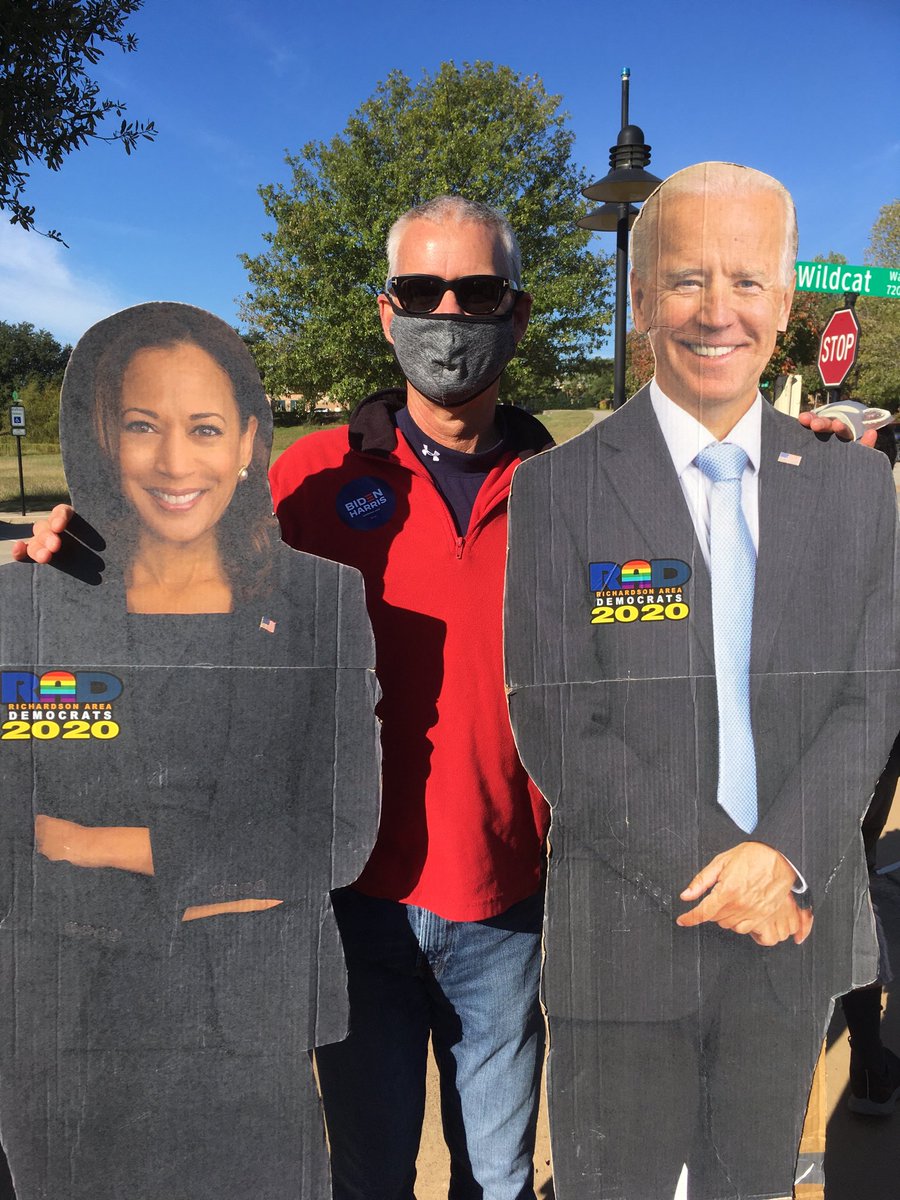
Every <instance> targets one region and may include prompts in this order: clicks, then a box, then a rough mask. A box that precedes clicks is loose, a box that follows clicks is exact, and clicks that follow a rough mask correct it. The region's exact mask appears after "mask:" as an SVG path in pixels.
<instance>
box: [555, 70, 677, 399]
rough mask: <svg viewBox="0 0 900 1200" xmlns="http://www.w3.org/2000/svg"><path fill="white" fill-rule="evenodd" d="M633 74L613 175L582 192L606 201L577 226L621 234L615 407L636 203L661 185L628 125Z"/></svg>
mask: <svg viewBox="0 0 900 1200" xmlns="http://www.w3.org/2000/svg"><path fill="white" fill-rule="evenodd" d="M630 82H631V70H630V69H629V68H628V67H624V68H623V70H622V128H621V129H620V130H619V136H618V138H617V139H616V144H615V146H610V148H609V165H610V170H609V171H608V172H607V174H606V175H604V177H603V178H602V179H599V180H598V181H597V182H596V183H592V184H591V185H590V187H586V188H585V189H584V191H583V192H582V195H583V196H585V197H586V198H587V199H588V200H604V201H606V203H605V204H603V205H602V206H601V207H600V208H598V209H595V210H594V211H593V212H592V213H588V215H587V216H586V217H582V218H581V220H580V221H578V222H576V223H577V224H578V225H579V226H580V227H581V228H582V229H596V230H609V231H612V230H613V229H614V230H615V231H616V328H615V342H614V345H615V359H614V363H613V408H619V407H620V406H621V405H623V404H624V403H625V322H626V313H627V311H628V231H629V229H630V228H631V226H632V225H633V224H634V219H635V217H636V216H637V214H638V210H637V209H636V208H635V206H634V205H635V203H639V202H642V201H644V200H646V199H647V197H648V196H649V195H650V193H651V192H652V191H654V190H655V188H656V187H657V186H658V185H659V184H660V183H661V182H662V180H660V179H658V178H657V177H656V176H655V175H651V174H650V172H649V171H645V170H644V167H645V166H646V165H647V163H649V161H650V147H649V146H648V145H647V144H646V142H645V141H644V131H643V130H642V129H640V128H639V127H638V126H637V125H629V123H628V96H629V86H630Z"/></svg>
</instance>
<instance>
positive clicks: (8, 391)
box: [0, 321, 72, 404]
mask: <svg viewBox="0 0 900 1200" xmlns="http://www.w3.org/2000/svg"><path fill="white" fill-rule="evenodd" d="M71 353H72V347H71V346H61V345H60V344H59V342H58V341H57V340H56V338H55V337H54V336H53V334H52V333H48V332H47V330H46V329H35V327H34V326H33V325H32V324H30V323H29V322H28V321H20V322H19V324H18V325H12V324H10V322H9V321H0V403H2V404H8V403H9V400H10V397H11V396H12V393H13V391H14V390H15V389H16V388H22V387H24V386H25V384H26V383H28V381H29V380H30V379H39V380H42V381H44V382H46V381H47V380H53V379H58V378H61V377H62V373H63V371H65V369H66V363H67V362H68V361H69V355H70V354H71Z"/></svg>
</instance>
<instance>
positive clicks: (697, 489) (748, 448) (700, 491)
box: [650, 379, 763, 566]
mask: <svg viewBox="0 0 900 1200" xmlns="http://www.w3.org/2000/svg"><path fill="white" fill-rule="evenodd" d="M650 403H651V404H652V405H653V411H654V413H655V414H656V419H657V421H658V422H659V427H660V429H661V430H662V435H663V438H664V439H665V442H666V448H667V449H668V451H669V454H670V455H671V457H672V462H673V463H674V465H675V471H676V473H677V475H678V482H679V483H680V484H681V490H682V492H683V493H684V499H685V501H686V503H687V506H688V512H689V513H690V514H691V520H692V521H693V522H694V529H695V530H696V532H697V540H698V541H699V543H700V548H701V550H702V551H703V557H704V558H705V559H706V565H707V566H709V496H710V490H711V488H712V486H713V484H712V480H711V479H710V478H709V476H708V475H704V474H703V472H702V471H701V470H700V468H699V467H698V466H697V465H696V464H695V462H694V459H695V458H696V457H697V455H698V454H699V453H700V451H701V450H705V449H706V447H707V446H711V445H713V444H714V443H715V442H716V441H718V439H717V438H715V437H714V436H713V435H712V434H711V433H710V432H709V430H708V429H707V428H706V427H705V426H703V425H701V424H700V422H699V421H698V420H697V419H696V418H695V417H692V416H691V414H690V413H689V412H686V411H685V410H684V409H683V408H679V406H678V405H677V404H676V403H675V402H674V401H673V400H670V399H669V397H668V396H667V395H666V394H665V392H663V391H662V389H661V388H660V386H659V384H658V383H657V382H656V380H655V379H653V380H651V382H650ZM762 405H763V399H762V396H760V394H759V392H757V394H756V399H755V400H754V401H753V403H752V405H751V406H750V408H748V409H747V411H746V412H745V413H744V415H743V416H742V417H741V419H740V420H739V421H738V423H737V425H735V427H734V429H732V430H731V432H730V433H729V434H728V435H727V436H726V437H724V438H722V441H723V442H731V443H732V444H733V445H736V446H740V447H741V449H742V450H743V451H744V453H745V454H746V455H747V458H748V459H749V462H748V463H747V466H746V467H745V468H744V475H743V478H742V480H741V507H742V509H743V511H744V519H745V520H746V522H747V528H748V529H749V530H750V536H751V538H752V539H753V547H754V549H755V550H756V551H757V552H758V551H759V461H760V457H761V454H762V450H761V444H762V442H761V439H762V432H761V430H762Z"/></svg>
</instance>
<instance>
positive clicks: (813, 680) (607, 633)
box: [505, 389, 900, 1020]
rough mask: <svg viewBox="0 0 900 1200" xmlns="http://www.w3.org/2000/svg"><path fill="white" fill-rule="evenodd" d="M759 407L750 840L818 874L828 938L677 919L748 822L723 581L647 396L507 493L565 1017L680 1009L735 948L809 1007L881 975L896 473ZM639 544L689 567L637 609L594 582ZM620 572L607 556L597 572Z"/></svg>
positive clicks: (551, 930)
mask: <svg viewBox="0 0 900 1200" xmlns="http://www.w3.org/2000/svg"><path fill="white" fill-rule="evenodd" d="M763 416H764V420H763V427H762V461H761V466H760V475H759V486H760V513H759V515H760V544H759V556H758V561H757V572H756V589H755V598H754V602H753V641H752V656H751V700H752V719H753V726H754V737H755V742H756V750H757V762H758V786H759V810H760V816H759V824H758V826H757V828H756V829H755V831H754V833H753V835H752V837H753V839H754V840H758V841H762V842H766V843H768V844H770V845H772V846H774V847H776V848H777V849H778V850H779V851H781V853H782V854H784V855H785V856H786V857H787V858H788V859H789V860H790V861H791V862H792V863H794V864H795V865H796V866H797V868H798V869H799V870H800V871H801V872H802V873H803V875H804V876H805V878H806V879H807V881H808V883H809V887H810V890H811V899H812V907H813V912H814V915H815V924H814V928H813V933H812V935H811V937H810V938H809V939H808V940H807V942H806V943H805V945H804V946H803V947H802V948H798V947H796V946H794V944H793V942H788V943H785V944H782V945H781V946H779V947H776V948H774V949H768V950H766V949H762V948H760V947H757V946H756V945H755V943H753V942H752V940H751V939H750V938H749V937H740V936H738V935H735V934H731V933H727V932H724V931H721V930H719V929H718V927H716V926H714V925H704V926H701V927H700V928H699V929H696V930H683V929H680V928H679V927H677V926H675V924H674V918H675V917H676V916H677V915H678V914H679V913H680V912H683V911H685V910H686V908H687V907H688V905H686V904H684V903H683V902H681V901H680V900H679V899H678V894H679V892H680V891H681V890H682V889H683V888H684V887H685V886H686V885H687V883H688V882H689V880H690V879H691V877H692V876H693V875H694V874H695V873H696V871H697V870H698V869H699V868H700V867H701V866H703V865H705V864H706V863H707V862H708V861H709V860H710V859H711V858H712V857H713V856H714V855H715V854H717V853H719V852H720V851H723V850H725V849H728V848H729V847H731V846H734V845H736V844H737V843H738V842H740V841H744V840H746V835H745V834H744V833H743V832H742V831H741V830H740V829H739V828H738V827H737V826H736V825H735V824H734V823H733V822H732V821H731V820H730V818H729V817H728V816H727V815H726V814H725V813H724V812H723V811H722V810H721V809H720V808H719V807H718V805H717V804H716V799H715V796H716V781H717V772H718V762H717V757H718V749H717V709H716V689H715V669H714V662H713V633H712V613H711V597H710V586H709V573H708V570H707V567H706V565H705V562H704V559H703V556H702V554H701V552H700V548H699V545H698V544H697V540H696V535H695V533H694V528H693V523H692V521H691V518H690V514H689V513H688V511H687V507H686V505H685V503H684V499H683V496H682V493H681V489H680V485H679V482H678V479H677V476H676V474H675V470H674V467H673V465H672V462H671V458H670V456H669V453H668V450H667V448H666V445H665V442H664V440H663V437H662V434H661V432H660V429H659V426H658V424H657V421H656V418H655V416H654V414H653V410H652V406H651V404H650V399H649V392H648V390H647V389H644V390H643V391H642V392H639V393H638V394H637V395H636V396H635V397H634V398H633V399H632V400H631V401H629V403H628V404H627V405H625V407H624V408H623V409H622V410H621V411H620V412H618V413H616V414H615V415H614V416H612V417H611V418H609V419H608V420H606V421H604V422H603V423H602V424H600V425H598V426H596V427H594V428H592V429H591V430H589V431H588V432H587V433H585V434H584V435H582V436H581V437H579V438H576V439H574V440H573V441H571V442H568V443H566V444H565V445H563V446H561V447H559V448H558V449H556V450H553V451H552V452H550V453H548V454H544V455H540V456H538V457H537V458H535V459H532V460H530V461H529V462H527V463H525V464H524V465H523V466H522V468H520V470H519V471H518V472H517V474H516V477H515V480H514V484H513V490H512V496H511V500H510V549H509V563H508V574H507V596H506V616H505V621H506V669H507V682H508V688H509V692H510V713H511V719H512V723H513V729H514V731H515V735H516V740H517V743H518V746H519V751H520V753H521V755H522V760H523V762H524V764H525V766H526V768H527V769H528V771H529V772H530V774H531V775H532V777H533V778H534V780H535V782H536V783H537V784H538V786H539V787H540V788H541V790H542V791H543V792H544V794H545V795H546V797H547V799H548V801H549V802H550V804H551V806H552V808H553V824H552V828H551V833H550V842H551V870H550V885H549V894H548V907H547V966H546V971H545V999H546V1002H547V1005H548V1009H549V1011H550V1013H551V1016H553V1015H554V1013H555V1014H556V1015H559V1016H571V1017H576V1018H585V1019H598V1018H603V1019H623V1018H627V1019H636V1020H659V1019H665V1018H670V1017H678V1016H682V1015H685V1014H686V1013H688V1012H690V1011H692V1010H693V1009H694V1008H695V1007H696V1006H697V1005H698V1004H699V1003H701V1002H702V997H703V994H704V993H705V992H706V991H707V990H708V989H710V988H711V987H713V986H714V984H715V980H716V978H717V977H718V973H719V971H720V969H721V968H722V966H723V965H724V964H726V963H727V964H731V965H733V964H735V963H737V964H738V966H739V967H740V966H741V964H743V965H744V967H745V968H746V970H747V971H749V972H760V971H763V970H766V971H768V973H769V977H770V979H771V981H772V983H773V985H774V987H775V989H776V991H777V992H778V994H779V995H781V996H783V998H784V999H785V1001H786V1002H791V1003H795V1004H796V1003H798V1002H800V1001H798V997H801V996H808V997H810V1001H809V1002H810V1003H811V1004H812V1003H813V998H817V999H818V1000H821V998H822V997H823V996H824V997H825V1002H826V1003H827V999H828V998H829V997H831V996H834V995H837V994H839V993H840V992H842V991H844V990H846V989H848V988H849V987H850V986H851V985H852V984H853V983H862V982H866V981H868V980H870V979H872V978H873V977H874V974H875V970H876V946H875V941H874V936H873V929H872V921H871V915H870V911H869V906H868V899H867V891H866V875H865V869H864V862H863V856H862V842H861V839H860V834H859V822H860V819H861V817H862V815H863V812H864V810H865V807H866V805H867V803H868V800H869V798H870V796H871V792H872V786H873V784H874V781H875V779H876V777H877V775H878V772H879V770H880V768H881V767H882V766H883V764H884V762H885V761H886V759H887V754H888V750H889V748H890V743H891V739H892V737H893V735H894V733H895V732H896V729H897V727H898V724H900V711H898V692H900V684H898V679H897V675H896V668H897V630H896V604H895V592H894V587H895V572H896V565H895V564H896V548H895V538H896V525H897V519H896V509H895V500H894V489H893V485H892V480H891V478H890V472H889V470H888V469H887V463H886V461H885V460H884V459H883V457H882V456H881V455H875V454H869V453H867V452H865V451H864V450H863V449H861V448H854V447H850V448H848V447H846V446H843V445H839V444H837V443H836V442H834V441H833V440H832V441H830V442H822V441H819V440H818V439H817V438H815V437H813V436H812V435H811V434H809V433H808V432H807V431H806V430H804V429H803V428H802V427H800V426H799V425H798V424H797V423H796V422H795V421H792V420H790V419H788V418H785V417H782V416H781V415H780V414H778V413H776V412H774V410H772V409H770V408H769V407H768V406H766V407H765V409H764V414H763ZM781 452H787V453H788V454H790V455H796V456H799V458H800V462H799V464H796V465H794V464H792V463H791V462H780V461H779V454H780V453H781ZM634 560H640V561H646V562H650V563H651V564H653V563H654V562H655V563H657V564H661V563H664V562H666V561H667V562H668V563H669V566H668V567H665V566H659V565H658V566H657V567H656V572H657V574H658V575H660V576H661V577H662V578H663V580H665V578H667V577H668V578H673V579H674V578H677V577H678V574H679V571H680V574H682V575H684V574H685V573H686V572H687V569H688V568H689V570H690V576H689V578H688V579H687V580H686V582H684V583H683V585H681V591H680V593H679V592H677V591H673V592H671V593H660V592H659V588H658V587H657V588H656V589H654V594H653V601H655V602H656V603H655V607H652V606H651V607H649V609H648V608H647V605H648V604H651V605H652V602H653V601H647V602H646V603H644V604H634V605H631V606H630V607H628V608H627V609H626V611H625V612H624V614H620V615H624V616H625V617H627V618H629V619H627V620H621V619H619V617H617V615H616V609H617V608H619V607H621V604H617V603H616V601H617V600H619V599H620V597H619V596H618V595H616V592H615V589H611V590H610V592H609V594H608V595H606V596H600V597H598V596H597V595H596V593H595V592H594V591H593V590H592V589H591V588H590V587H589V571H590V564H591V563H607V564H614V565H616V566H619V567H621V566H622V565H624V564H626V563H629V562H631V561H634ZM673 562H676V563H677V562H680V563H682V564H686V565H685V566H684V567H682V568H678V567H673V566H672V565H671V564H672V563H673ZM609 569H610V568H608V567H607V568H600V569H599V571H597V570H596V569H595V585H596V580H597V579H598V578H599V579H602V578H603V577H604V571H606V572H607V573H608V572H609ZM612 578H613V580H615V579H616V573H615V571H613V573H612ZM679 595H680V600H678V599H677V597H678V596H679ZM669 597H671V598H672V599H670V598H669ZM621 599H623V600H625V601H628V600H629V599H633V597H629V596H627V595H625V594H624V593H622V595H621ZM645 600H646V597H645ZM742 602H743V599H742V598H741V597H735V603H738V604H739V603H742ZM673 603H675V604H676V605H677V606H676V607H675V608H672V607H671V605H672V604H673ZM667 604H668V605H669V606H670V607H668V608H667ZM685 607H686V609H687V611H686V612H685ZM632 617H633V619H630V618H632ZM854 928H855V935H854ZM804 1003H805V1001H804Z"/></svg>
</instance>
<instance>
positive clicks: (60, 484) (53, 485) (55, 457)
mask: <svg viewBox="0 0 900 1200" xmlns="http://www.w3.org/2000/svg"><path fill="white" fill-rule="evenodd" d="M590 417H591V414H590V412H589V411H588V410H586V409H574V410H566V409H556V410H554V411H552V412H546V413H542V414H541V420H542V421H543V423H544V424H545V425H546V426H547V428H548V430H549V431H550V434H551V436H552V437H553V439H554V441H556V442H565V441H567V440H568V439H569V438H570V437H574V436H575V434H576V433H581V432H582V430H584V429H586V428H587V425H588V422H589V421H590ZM324 428H334V426H323V425H277V426H276V427H275V436H274V440H273V444H272V457H273V459H274V458H277V457H278V455H279V454H281V453H282V451H284V450H286V449H287V447H288V446H290V445H291V443H292V442H295V441H296V440H297V438H301V437H305V435H306V434H307V433H312V432H313V431H314V430H316V429H324ZM22 471H23V473H24V476H25V505H26V508H27V509H28V511H29V512H32V511H40V510H41V509H47V508H52V507H53V505H54V504H59V503H60V502H61V501H68V499H69V493H68V491H67V489H66V481H65V476H64V475H63V469H62V460H61V459H60V456H59V454H25V455H23V458H22ZM18 511H19V468H18V463H17V461H16V459H15V457H7V456H6V455H3V456H0V512H6V513H9V512H18Z"/></svg>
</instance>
